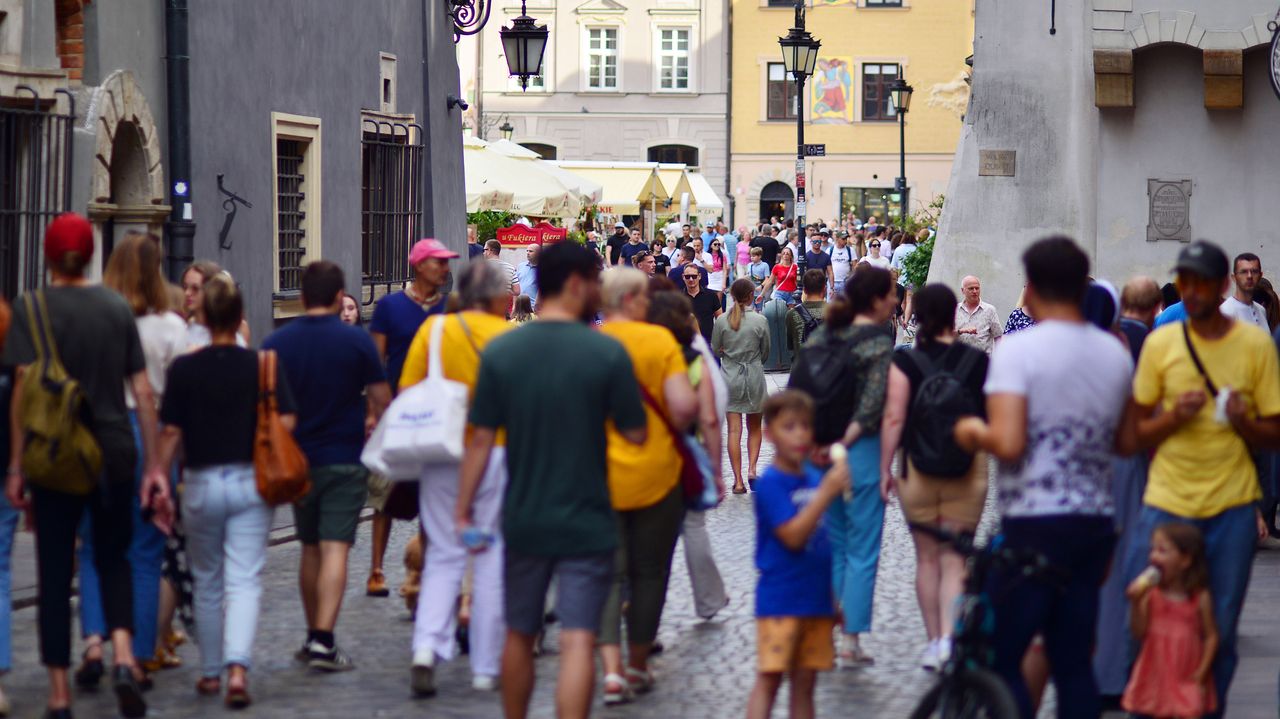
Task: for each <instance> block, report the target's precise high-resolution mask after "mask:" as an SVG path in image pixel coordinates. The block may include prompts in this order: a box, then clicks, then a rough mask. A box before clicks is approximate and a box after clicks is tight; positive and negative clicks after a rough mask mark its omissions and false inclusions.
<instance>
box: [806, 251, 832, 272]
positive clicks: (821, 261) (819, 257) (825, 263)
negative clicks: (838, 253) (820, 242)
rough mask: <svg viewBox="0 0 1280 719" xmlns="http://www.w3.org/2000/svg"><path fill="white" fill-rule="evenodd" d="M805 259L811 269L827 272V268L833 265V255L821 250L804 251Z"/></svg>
mask: <svg viewBox="0 0 1280 719" xmlns="http://www.w3.org/2000/svg"><path fill="white" fill-rule="evenodd" d="M804 259H805V264H807V265H808V266H809V269H811V270H822V271H823V272H826V270H827V268H828V267H830V266H831V255H828V254H827V253H825V252H823V251H821V250H819V251H817V252H812V251H810V252H806V253H804Z"/></svg>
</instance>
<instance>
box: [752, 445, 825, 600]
mask: <svg viewBox="0 0 1280 719" xmlns="http://www.w3.org/2000/svg"><path fill="white" fill-rule="evenodd" d="M821 483H822V473H821V472H819V471H818V470H817V469H813V468H806V469H805V473H804V474H803V475H794V474H787V473H786V472H783V471H782V470H780V469H778V468H777V467H770V468H768V469H766V470H765V472H764V474H763V475H761V476H760V479H758V480H757V481H756V491H755V494H753V495H752V496H753V497H754V498H755V506H756V569H758V570H760V579H759V580H758V582H757V584H756V616H757V617H825V616H831V615H832V614H835V606H834V604H833V603H832V599H831V592H832V589H831V542H830V540H829V539H828V538H827V528H826V526H825V520H823V521H821V522H819V524H818V527H817V529H815V530H814V531H813V534H811V535H809V541H808V542H807V543H806V544H805V546H804V549H802V550H800V551H798V552H793V551H791V550H790V549H787V547H786V545H784V544H783V543H782V542H781V541H780V540H779V539H778V537H777V535H776V534H774V531H775V530H777V528H778V527H781V526H782V525H784V524H786V523H787V522H789V521H791V518H792V517H795V516H796V515H797V514H799V513H800V510H801V509H803V508H804V506H805V505H806V504H808V503H809V500H810V499H811V498H812V497H813V494H814V492H815V491H816V490H817V488H818V485H819V484H821Z"/></svg>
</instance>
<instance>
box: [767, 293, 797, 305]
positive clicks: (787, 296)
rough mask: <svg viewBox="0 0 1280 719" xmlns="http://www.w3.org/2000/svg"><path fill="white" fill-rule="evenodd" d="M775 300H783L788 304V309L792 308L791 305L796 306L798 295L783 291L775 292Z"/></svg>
mask: <svg viewBox="0 0 1280 719" xmlns="http://www.w3.org/2000/svg"><path fill="white" fill-rule="evenodd" d="M773 299H775V300H782V301H783V302H785V303H787V306H788V307H790V306H791V305H794V304H795V303H796V293H795V292H783V291H782V290H774V291H773Z"/></svg>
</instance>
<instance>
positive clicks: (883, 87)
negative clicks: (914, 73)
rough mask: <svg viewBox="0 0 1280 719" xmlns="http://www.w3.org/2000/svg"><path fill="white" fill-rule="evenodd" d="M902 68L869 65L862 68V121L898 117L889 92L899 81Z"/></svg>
mask: <svg viewBox="0 0 1280 719" xmlns="http://www.w3.org/2000/svg"><path fill="white" fill-rule="evenodd" d="M900 72H901V68H899V67H898V66H897V65H889V64H868V65H863V66H862V119H863V120H895V119H897V117H898V115H897V113H896V112H895V111H894V109H893V101H892V99H891V98H890V97H889V90H890V89H891V88H892V86H893V82H894V81H895V80H897V79H898V74H899V73H900Z"/></svg>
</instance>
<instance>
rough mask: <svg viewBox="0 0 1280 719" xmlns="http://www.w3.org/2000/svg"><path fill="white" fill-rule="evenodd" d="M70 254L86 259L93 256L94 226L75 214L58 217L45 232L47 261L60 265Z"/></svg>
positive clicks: (68, 213) (64, 214)
mask: <svg viewBox="0 0 1280 719" xmlns="http://www.w3.org/2000/svg"><path fill="white" fill-rule="evenodd" d="M69 252H78V253H80V256H81V257H83V258H85V259H88V258H90V257H92V256H93V226H92V225H90V224H89V221H88V220H86V219H84V218H83V217H81V216H80V215H77V214H76V213H74V212H66V213H63V214H61V215H58V216H57V217H56V218H54V220H53V222H50V223H49V226H48V227H47V228H45V231H44V256H45V259H46V260H47V261H49V262H51V263H53V264H58V263H60V262H62V258H63V256H65V255H66V254H67V253H69Z"/></svg>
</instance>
